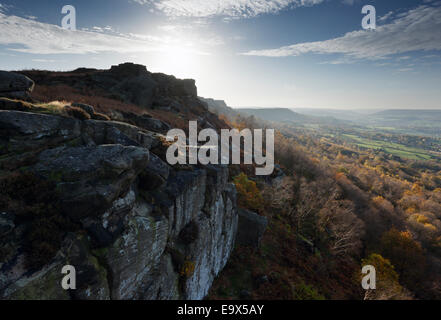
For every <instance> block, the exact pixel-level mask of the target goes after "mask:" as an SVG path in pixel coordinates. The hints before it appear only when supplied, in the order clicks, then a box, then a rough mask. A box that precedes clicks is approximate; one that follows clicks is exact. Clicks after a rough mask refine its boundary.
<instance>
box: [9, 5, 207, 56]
mask: <svg viewBox="0 0 441 320" xmlns="http://www.w3.org/2000/svg"><path fill="white" fill-rule="evenodd" d="M180 41H182V39H178V38H174V39H173V38H169V37H163V36H159V35H158V36H153V35H139V34H122V33H118V32H116V31H114V30H113V29H112V28H111V27H104V28H100V27H94V28H92V29H90V30H89V29H85V30H78V31H69V30H65V29H63V28H61V27H59V26H57V25H53V24H47V23H42V22H38V21H35V20H33V19H26V18H22V17H17V16H12V15H11V16H8V15H6V14H4V13H0V45H6V46H9V50H12V51H17V52H25V53H33V54H66V53H67V54H85V53H99V52H115V53H134V52H153V51H159V52H161V51H167V50H168V49H169V46H170V45H172V46H177V45H180V46H181V47H182V51H186V52H187V53H192V54H200V55H206V54H207V53H206V52H203V51H201V50H197V49H196V48H195V47H194V46H192V45H188V44H185V43H180Z"/></svg>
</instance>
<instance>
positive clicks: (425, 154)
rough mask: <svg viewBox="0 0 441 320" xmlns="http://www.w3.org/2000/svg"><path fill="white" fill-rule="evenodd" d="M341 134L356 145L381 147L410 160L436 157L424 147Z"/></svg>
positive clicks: (369, 147)
mask: <svg viewBox="0 0 441 320" xmlns="http://www.w3.org/2000/svg"><path fill="white" fill-rule="evenodd" d="M342 136H343V137H345V138H346V139H347V140H348V142H351V143H353V144H355V145H357V146H358V147H361V148H367V149H374V150H380V149H381V150H384V151H385V152H387V153H390V154H393V155H396V156H399V157H401V158H406V159H412V160H430V159H436V158H437V157H436V156H434V154H433V153H431V152H430V151H427V150H424V149H419V148H412V147H407V146H405V145H402V144H398V143H393V142H387V141H381V140H369V139H366V138H362V137H358V136H356V135H352V134H343V135H342Z"/></svg>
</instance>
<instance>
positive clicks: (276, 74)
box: [0, 0, 441, 109]
mask: <svg viewBox="0 0 441 320" xmlns="http://www.w3.org/2000/svg"><path fill="white" fill-rule="evenodd" d="M65 5H71V6H73V7H74V8H75V11H76V30H75V31H73V30H66V29H63V28H62V19H63V17H65V16H66V14H63V13H62V8H63V7H64V6H65ZM365 5H372V6H374V8H375V10H376V29H375V30H364V29H363V28H362V19H363V17H364V16H365V14H362V8H363V6H365ZM123 62H134V63H139V64H143V65H146V66H147V69H148V70H149V71H151V72H163V73H167V74H173V75H175V76H176V77H178V78H193V79H195V80H196V85H197V87H198V93H199V95H200V96H203V97H210V98H215V99H221V100H225V101H226V102H227V104H228V105H230V106H232V107H286V108H334V109H393V108H394V109H410V108H411V109H441V0H400V1H396V0H366V1H365V0H93V1H91V0H87V1H86V0H32V1H30V0H0V69H1V70H22V69H46V70H73V69H75V68H78V67H92V68H98V69H107V68H109V67H110V66H111V65H115V64H119V63H123Z"/></svg>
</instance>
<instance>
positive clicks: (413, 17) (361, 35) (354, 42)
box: [242, 5, 441, 59]
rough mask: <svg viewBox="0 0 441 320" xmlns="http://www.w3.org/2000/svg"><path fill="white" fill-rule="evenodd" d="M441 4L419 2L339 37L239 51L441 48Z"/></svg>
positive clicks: (380, 52) (360, 55) (379, 54)
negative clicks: (378, 23) (374, 25)
mask: <svg viewBox="0 0 441 320" xmlns="http://www.w3.org/2000/svg"><path fill="white" fill-rule="evenodd" d="M440 30H441V6H439V5H436V6H428V5H421V6H419V7H417V8H414V9H412V10H409V11H407V12H404V13H401V14H399V15H398V16H397V18H396V19H395V20H393V21H392V22H391V23H389V24H384V25H381V26H378V27H377V29H376V30H374V31H365V30H359V31H353V32H349V33H347V34H345V35H344V36H342V37H338V38H334V39H330V40H325V41H317V42H305V43H298V44H294V45H290V46H284V47H280V48H276V49H268V50H251V51H248V52H245V53H242V55H249V56H264V57H287V56H298V55H302V54H306V53H317V54H343V55H345V56H346V57H349V58H356V59H383V58H385V57H387V56H390V55H394V54H401V53H405V52H412V51H430V50H441V32H440Z"/></svg>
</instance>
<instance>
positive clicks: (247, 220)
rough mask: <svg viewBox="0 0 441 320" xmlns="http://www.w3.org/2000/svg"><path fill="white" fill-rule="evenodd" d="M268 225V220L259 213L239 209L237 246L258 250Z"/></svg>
mask: <svg viewBox="0 0 441 320" xmlns="http://www.w3.org/2000/svg"><path fill="white" fill-rule="evenodd" d="M267 225H268V219H267V218H266V217H263V216H259V215H258V214H257V213H254V212H252V211H248V210H245V209H239V226H238V231H237V244H239V245H244V246H251V247H254V248H258V247H259V246H260V241H261V240H262V237H263V234H264V233H265V230H266V227H267Z"/></svg>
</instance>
